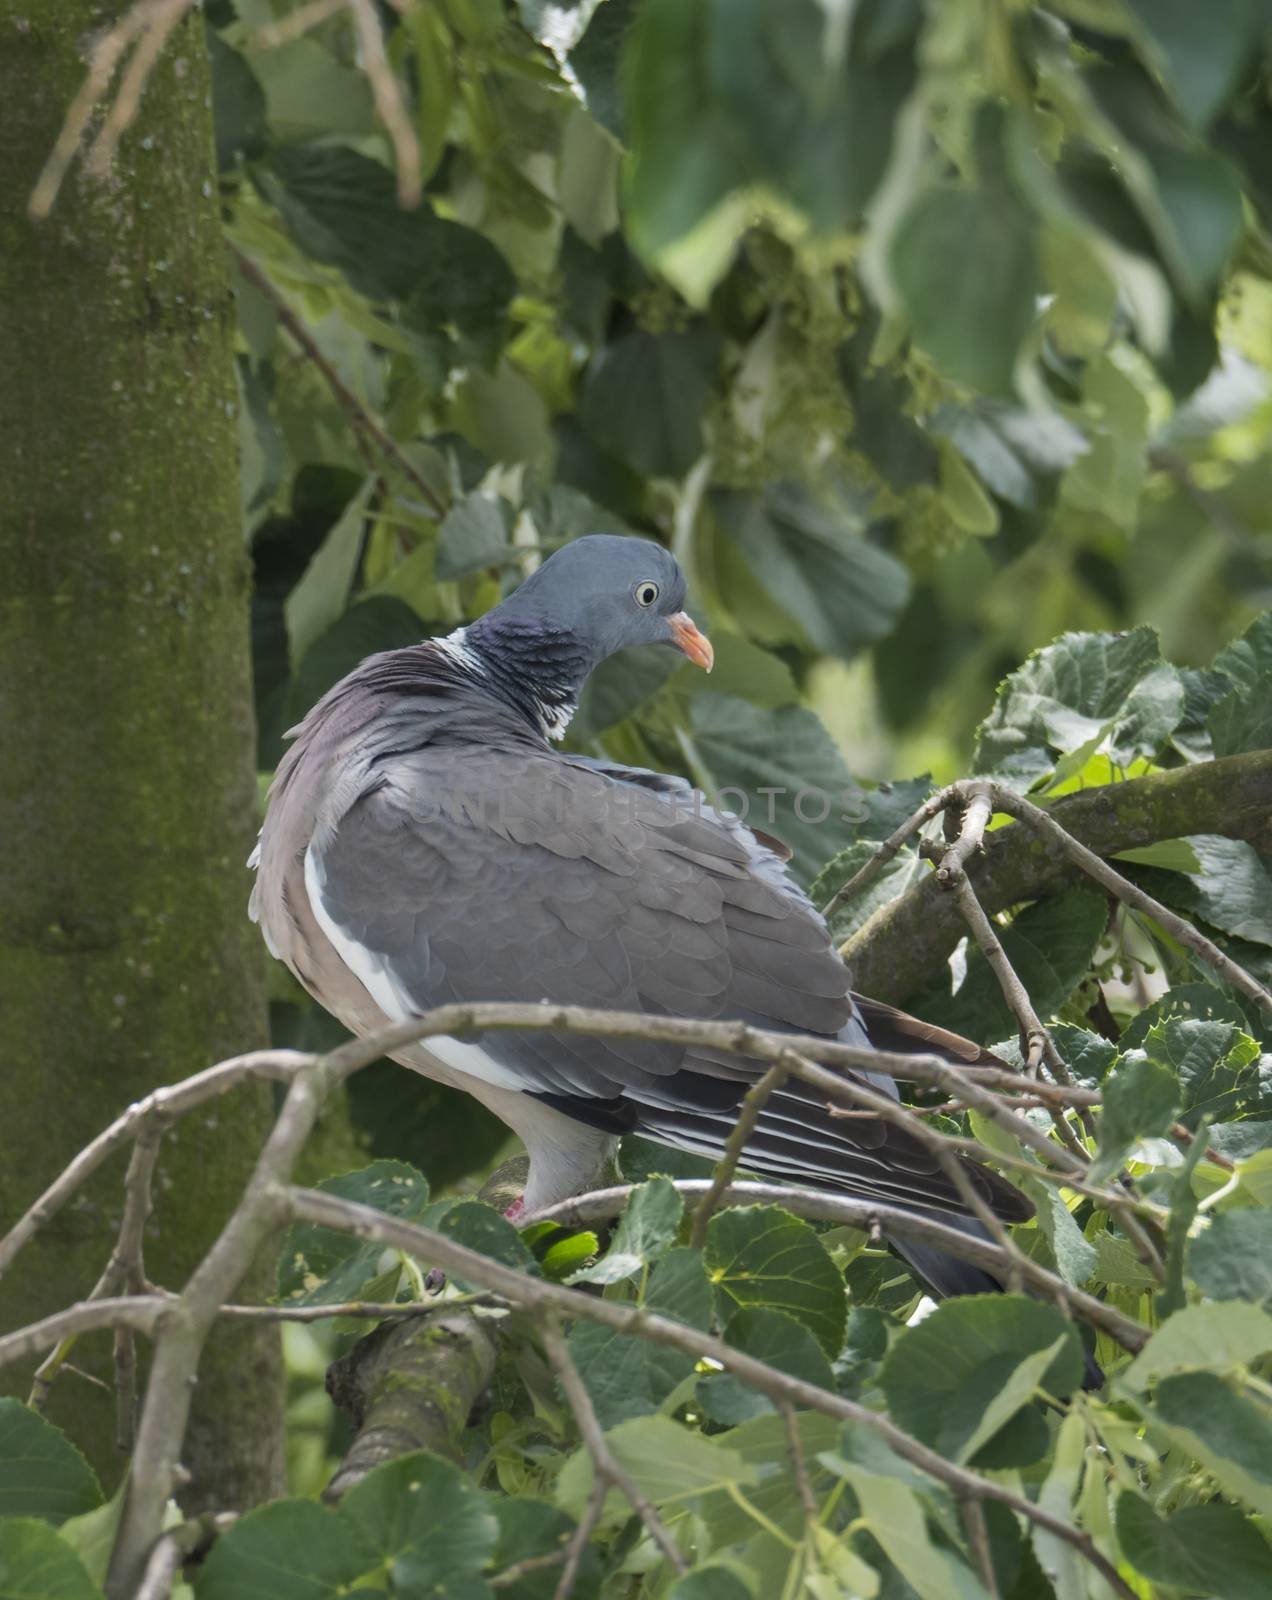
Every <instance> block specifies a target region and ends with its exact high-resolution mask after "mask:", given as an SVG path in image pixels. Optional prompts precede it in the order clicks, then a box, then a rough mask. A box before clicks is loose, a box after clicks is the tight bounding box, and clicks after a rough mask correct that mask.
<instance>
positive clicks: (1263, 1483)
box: [1152, 1307, 1272, 1516]
mask: <svg viewBox="0 0 1272 1600" xmlns="http://www.w3.org/2000/svg"><path fill="white" fill-rule="evenodd" d="M1215 1309H1219V1308H1215ZM1226 1309H1227V1310H1229V1311H1231V1310H1233V1309H1235V1308H1234V1307H1228V1308H1226ZM1152 1415H1153V1417H1154V1418H1155V1419H1156V1420H1157V1421H1159V1422H1161V1423H1164V1424H1165V1425H1166V1426H1167V1428H1168V1429H1169V1436H1170V1437H1172V1438H1173V1439H1174V1440H1175V1441H1176V1442H1178V1443H1179V1444H1181V1445H1182V1446H1183V1448H1184V1450H1185V1451H1186V1453H1187V1454H1189V1455H1191V1456H1193V1457H1195V1459H1196V1460H1198V1461H1200V1462H1201V1463H1202V1465H1203V1466H1205V1467H1208V1468H1209V1469H1210V1471H1211V1472H1213V1473H1214V1475H1215V1477H1216V1478H1217V1479H1218V1480H1219V1482H1220V1483H1221V1484H1222V1485H1223V1487H1224V1488H1225V1489H1226V1490H1227V1491H1228V1492H1229V1493H1230V1494H1233V1495H1235V1496H1236V1497H1237V1498H1238V1499H1240V1500H1244V1501H1245V1502H1246V1503H1247V1504H1248V1505H1250V1506H1252V1507H1253V1508H1254V1509H1255V1510H1256V1511H1259V1512H1261V1513H1262V1514H1263V1515H1264V1516H1268V1515H1272V1416H1270V1415H1269V1413H1268V1411H1267V1409H1266V1408H1265V1407H1263V1406H1261V1405H1257V1404H1256V1403H1255V1402H1254V1401H1252V1400H1249V1399H1247V1398H1246V1396H1245V1395H1244V1394H1239V1393H1238V1392H1237V1391H1236V1390H1235V1389H1234V1388H1233V1387H1231V1386H1230V1385H1229V1384H1227V1383H1225V1382H1224V1381H1223V1379H1222V1378H1220V1377H1219V1376H1218V1374H1217V1373H1214V1372H1186V1373H1181V1374H1180V1375H1179V1376H1178V1377H1173V1378H1165V1379H1163V1381H1162V1382H1161V1383H1160V1384H1158V1386H1157V1394H1156V1397H1155V1403H1154V1406H1153V1411H1152Z"/></svg>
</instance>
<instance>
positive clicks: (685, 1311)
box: [643, 1245, 711, 1332]
mask: <svg viewBox="0 0 1272 1600" xmlns="http://www.w3.org/2000/svg"><path fill="white" fill-rule="evenodd" d="M643 1304H644V1306H645V1309H646V1310H647V1311H655V1312H657V1313H658V1315H659V1316H660V1317H671V1318H672V1320H673V1321H675V1322H683V1323H686V1324H687V1325H688V1326H689V1327H691V1328H698V1329H700V1330H701V1331H703V1332H705V1331H706V1329H707V1328H708V1327H709V1326H710V1324H711V1285H710V1283H708V1281H707V1269H706V1268H705V1267H704V1266H703V1264H702V1252H701V1251H700V1250H694V1249H692V1248H691V1247H690V1246H689V1245H676V1246H675V1247H674V1248H673V1249H671V1250H668V1251H667V1253H666V1254H665V1255H664V1256H662V1257H660V1258H659V1261H658V1263H657V1265H656V1266H655V1267H654V1270H653V1271H652V1272H651V1273H650V1274H649V1279H648V1282H647V1283H646V1285H645V1296H644V1301H643Z"/></svg>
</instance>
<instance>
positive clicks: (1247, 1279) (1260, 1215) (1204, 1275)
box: [1188, 1207, 1272, 1308]
mask: <svg viewBox="0 0 1272 1600" xmlns="http://www.w3.org/2000/svg"><path fill="white" fill-rule="evenodd" d="M1188 1273H1189V1276H1190V1277H1191V1278H1192V1281H1193V1282H1194V1283H1195V1284H1196V1285H1197V1287H1198V1288H1199V1289H1200V1290H1201V1292H1202V1294H1204V1295H1207V1296H1209V1298H1210V1299H1211V1300H1249V1301H1252V1302H1253V1303H1254V1304H1255V1305H1261V1306H1263V1307H1265V1308H1267V1307H1268V1306H1269V1304H1270V1303H1272V1211H1269V1210H1266V1209H1264V1208H1262V1207H1257V1208H1256V1207H1250V1208H1248V1209H1245V1210H1241V1211H1224V1212H1221V1213H1220V1214H1219V1215H1218V1216H1213V1217H1211V1218H1210V1221H1209V1223H1208V1224H1207V1226H1206V1229H1205V1231H1204V1232H1203V1233H1200V1234H1198V1235H1197V1237H1196V1238H1194V1239H1193V1240H1192V1242H1191V1245H1190V1246H1189V1251H1188Z"/></svg>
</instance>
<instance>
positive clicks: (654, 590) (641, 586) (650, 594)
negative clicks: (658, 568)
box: [635, 581, 658, 606]
mask: <svg viewBox="0 0 1272 1600" xmlns="http://www.w3.org/2000/svg"><path fill="white" fill-rule="evenodd" d="M635 595H636V604H637V605H638V606H652V605H653V603H654V601H655V600H657V598H658V585H657V584H656V583H653V582H650V581H646V582H645V583H638V584H637V585H636V589H635Z"/></svg>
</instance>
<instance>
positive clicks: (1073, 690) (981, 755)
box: [976, 627, 1183, 768]
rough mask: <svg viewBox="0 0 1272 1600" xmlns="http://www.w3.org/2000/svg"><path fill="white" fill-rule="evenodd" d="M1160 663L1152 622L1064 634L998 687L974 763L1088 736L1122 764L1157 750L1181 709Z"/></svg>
mask: <svg viewBox="0 0 1272 1600" xmlns="http://www.w3.org/2000/svg"><path fill="white" fill-rule="evenodd" d="M1162 665H1163V664H1162V662H1161V657H1160V655H1159V653H1158V644H1157V636H1156V634H1155V633H1154V632H1153V630H1152V629H1151V628H1146V627H1145V628H1136V629H1135V630H1134V631H1133V632H1132V633H1066V634H1062V635H1061V636H1060V638H1059V639H1057V640H1056V641H1055V643H1054V644H1049V645H1047V646H1046V647H1045V648H1044V649H1042V650H1037V651H1035V652H1034V654H1033V655H1031V656H1030V657H1029V659H1028V660H1027V661H1026V662H1025V664H1024V665H1023V666H1022V667H1019V668H1017V670H1016V671H1015V672H1013V673H1012V674H1011V676H1010V677H1009V678H1007V679H1005V680H1004V681H1003V683H1002V684H1001V685H1000V686H999V690H998V695H997V698H996V699H995V701H994V709H993V711H992V712H991V713H990V715H989V717H988V718H987V719H986V721H985V722H983V723H982V724H981V727H980V729H979V733H978V745H977V753H976V762H977V764H978V765H979V766H985V767H991V768H992V767H995V766H997V765H999V764H1000V763H1002V762H1003V761H1004V760H1005V759H1006V758H1008V757H1009V756H1013V755H1017V754H1019V753H1020V752H1022V751H1024V750H1026V749H1027V748H1029V747H1031V746H1047V747H1049V748H1050V749H1052V750H1056V751H1062V752H1063V751H1072V750H1078V749H1080V748H1082V747H1083V746H1085V745H1087V744H1089V743H1090V742H1091V741H1092V740H1095V741H1098V742H1099V743H1101V744H1107V746H1108V749H1109V753H1110V754H1111V755H1112V756H1113V757H1114V759H1115V760H1117V761H1119V762H1120V763H1122V764H1124V765H1125V764H1129V763H1130V762H1131V761H1132V760H1134V759H1135V757H1136V756H1149V757H1151V756H1153V755H1156V754H1157V752H1158V750H1159V749H1160V747H1161V745H1162V744H1164V743H1165V741H1166V740H1167V739H1168V738H1169V737H1170V734H1171V732H1172V730H1173V728H1174V726H1175V724H1176V723H1177V722H1178V720H1179V717H1180V716H1181V715H1182V714H1183V691H1182V688H1180V689H1179V690H1178V694H1177V695H1176V694H1175V693H1174V692H1173V691H1170V692H1165V691H1166V689H1167V686H1166V680H1165V679H1164V678H1163V676H1162V673H1161V671H1160V669H1161V668H1162ZM1173 670H1174V669H1173V668H1168V669H1166V671H1167V673H1168V674H1169V673H1171V672H1173Z"/></svg>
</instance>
